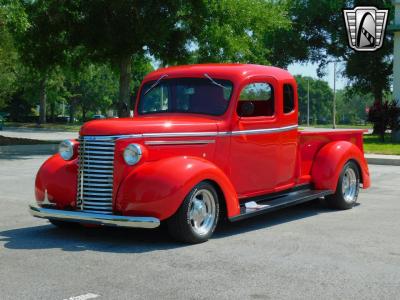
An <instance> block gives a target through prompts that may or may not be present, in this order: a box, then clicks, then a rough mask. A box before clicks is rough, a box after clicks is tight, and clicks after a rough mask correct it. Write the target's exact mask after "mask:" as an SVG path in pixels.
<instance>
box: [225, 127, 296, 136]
mask: <svg viewBox="0 0 400 300" xmlns="http://www.w3.org/2000/svg"><path fill="white" fill-rule="evenodd" d="M297 127H298V125H291V126H285V127H276V128H266V129H253V130H238V131H232V132H231V135H244V134H264V133H276V132H285V131H290V130H293V129H296V128H297Z"/></svg>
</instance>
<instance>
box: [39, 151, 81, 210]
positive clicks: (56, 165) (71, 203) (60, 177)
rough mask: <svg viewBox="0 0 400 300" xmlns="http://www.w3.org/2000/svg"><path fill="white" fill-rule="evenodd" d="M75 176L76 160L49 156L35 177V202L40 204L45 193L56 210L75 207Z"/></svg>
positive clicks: (56, 155) (76, 171)
mask: <svg viewBox="0 0 400 300" xmlns="http://www.w3.org/2000/svg"><path fill="white" fill-rule="evenodd" d="M77 174H78V164H77V159H74V160H71V161H65V160H63V159H62V158H61V157H60V155H59V154H55V155H53V156H51V157H50V158H49V159H47V160H46V161H45V162H44V163H43V165H42V166H41V167H40V169H39V171H38V173H37V175H36V180H35V197H36V201H37V202H38V203H41V202H42V201H43V200H44V197H45V192H47V197H48V200H49V201H50V202H53V203H55V204H56V206H57V208H60V209H64V208H65V207H75V205H76V188H77V181H78V180H77Z"/></svg>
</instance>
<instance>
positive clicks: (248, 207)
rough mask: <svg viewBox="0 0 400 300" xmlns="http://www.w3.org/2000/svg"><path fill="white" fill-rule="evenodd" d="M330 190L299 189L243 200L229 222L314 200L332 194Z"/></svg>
mask: <svg viewBox="0 0 400 300" xmlns="http://www.w3.org/2000/svg"><path fill="white" fill-rule="evenodd" d="M333 193H334V192H333V191H330V190H300V191H295V192H290V193H288V194H284V195H281V196H277V197H276V198H272V199H271V198H270V197H268V198H267V197H266V199H260V198H258V199H259V200H257V202H255V201H248V202H245V203H244V204H243V205H241V207H240V214H239V215H237V216H234V217H232V218H229V220H230V221H231V222H235V221H239V220H243V219H247V218H250V217H254V216H257V215H261V214H265V213H268V212H272V211H275V210H278V209H281V208H285V207H288V206H292V205H296V204H300V203H303V202H307V201H310V200H314V199H317V198H320V197H324V196H326V195H330V194H333Z"/></svg>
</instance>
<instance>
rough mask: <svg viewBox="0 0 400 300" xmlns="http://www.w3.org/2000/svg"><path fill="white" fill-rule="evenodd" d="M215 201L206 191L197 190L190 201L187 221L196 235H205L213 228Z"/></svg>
mask: <svg viewBox="0 0 400 300" xmlns="http://www.w3.org/2000/svg"><path fill="white" fill-rule="evenodd" d="M215 201H216V199H214V196H213V194H212V193H211V192H210V191H209V190H206V189H199V190H197V191H196V192H195V193H194V194H193V195H192V198H191V199H190V204H189V212H188V213H189V221H190V224H191V226H192V229H193V231H194V232H195V233H197V234H198V235H206V234H208V233H209V232H210V230H211V229H212V228H213V226H214V222H215V219H216V205H215Z"/></svg>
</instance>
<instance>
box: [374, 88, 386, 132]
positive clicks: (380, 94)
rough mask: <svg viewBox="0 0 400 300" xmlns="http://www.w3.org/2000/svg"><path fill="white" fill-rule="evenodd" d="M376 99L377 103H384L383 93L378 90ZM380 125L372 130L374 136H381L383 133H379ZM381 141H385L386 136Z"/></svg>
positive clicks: (376, 125) (375, 95)
mask: <svg viewBox="0 0 400 300" xmlns="http://www.w3.org/2000/svg"><path fill="white" fill-rule="evenodd" d="M374 97H375V103H382V98H383V91H379V90H376V91H374ZM378 127H379V125H378V124H374V127H373V129H372V134H379V135H381V132H380V131H379V128H378ZM381 139H383V140H384V139H385V136H383V137H382V136H381Z"/></svg>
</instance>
